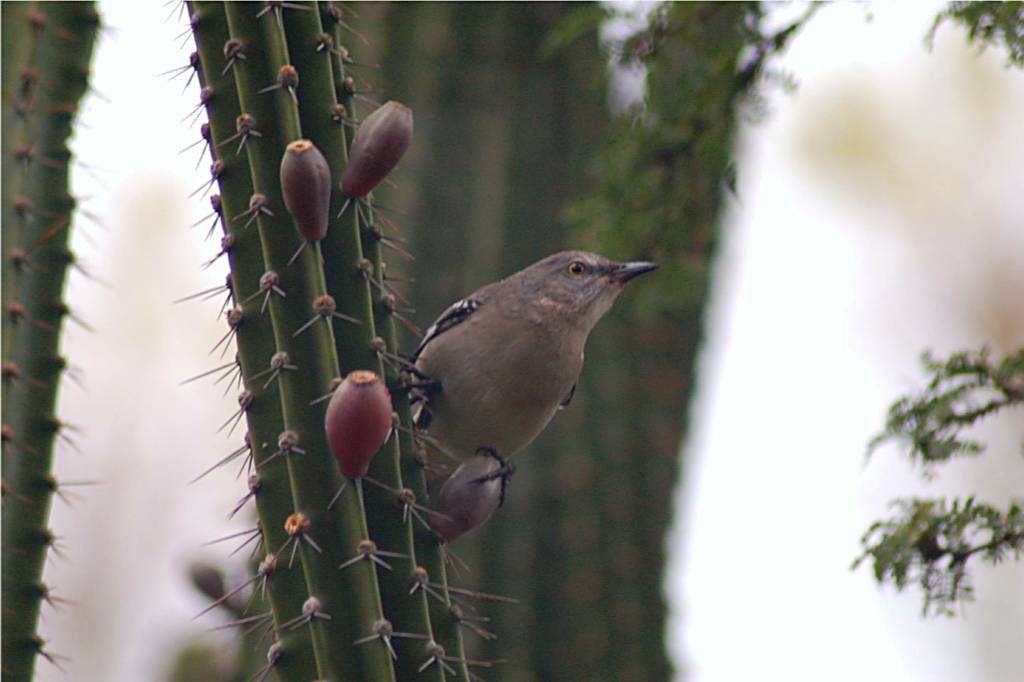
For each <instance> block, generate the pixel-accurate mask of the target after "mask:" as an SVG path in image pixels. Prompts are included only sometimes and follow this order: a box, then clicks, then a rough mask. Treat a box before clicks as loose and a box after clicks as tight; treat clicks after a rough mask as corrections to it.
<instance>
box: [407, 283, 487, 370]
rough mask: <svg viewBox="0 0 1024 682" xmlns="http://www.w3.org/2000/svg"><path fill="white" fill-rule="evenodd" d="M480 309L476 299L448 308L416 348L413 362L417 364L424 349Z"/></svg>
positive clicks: (466, 299) (463, 300)
mask: <svg viewBox="0 0 1024 682" xmlns="http://www.w3.org/2000/svg"><path fill="white" fill-rule="evenodd" d="M479 307H480V301H479V300H477V299H475V298H464V299H462V300H461V301H456V302H455V303H452V304H451V305H450V306H448V308H447V309H446V310H445V311H444V312H443V313H441V316H440V317H438V318H437V320H436V321H435V322H434V324H432V325H430V327H429V328H428V329H427V331H426V332H425V333H424V334H423V340H422V341H420V345H419V346H417V347H416V351H415V352H414V353H413V354H412V361H413V362H416V359H417V358H418V357H419V356H420V353H422V352H423V349H424V348H426V347H427V344H428V343H430V342H431V341H433V340H434V339H436V338H437V337H438V336H440V335H441V334H443V333H445V332H446V331H448V330H449V329H451V328H452V327H454V326H456V325H457V324H459V323H460V322H462V321H463V320H465V319H466V318H467V317H469V316H470V315H472V314H473V311H474V310H476V309H477V308H479Z"/></svg>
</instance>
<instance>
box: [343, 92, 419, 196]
mask: <svg viewBox="0 0 1024 682" xmlns="http://www.w3.org/2000/svg"><path fill="white" fill-rule="evenodd" d="M410 140H412V109H410V108H409V107H407V106H405V105H404V104H402V103H401V102H395V101H394V100H391V101H388V102H385V103H384V105H383V106H381V107H380V108H378V109H377V110H376V111H374V112H373V113H372V114H370V115H369V116H367V117H366V119H365V120H364V121H363V122H362V124H361V125H360V126H359V129H358V130H357V131H356V137H355V139H354V140H352V148H351V150H350V151H349V157H348V166H346V167H345V172H344V173H343V174H342V176H341V190H342V191H343V192H344V193H345V194H346V195H348V196H350V197H364V196H366V195H367V194H369V193H370V192H371V191H373V188H374V187H376V186H377V184H378V183H379V182H380V181H381V180H383V179H384V178H385V177H387V174H388V173H390V172H391V171H392V169H394V167H395V166H396V165H397V164H398V161H399V159H401V158H402V154H404V153H405V150H406V149H407V148H408V147H409V141H410Z"/></svg>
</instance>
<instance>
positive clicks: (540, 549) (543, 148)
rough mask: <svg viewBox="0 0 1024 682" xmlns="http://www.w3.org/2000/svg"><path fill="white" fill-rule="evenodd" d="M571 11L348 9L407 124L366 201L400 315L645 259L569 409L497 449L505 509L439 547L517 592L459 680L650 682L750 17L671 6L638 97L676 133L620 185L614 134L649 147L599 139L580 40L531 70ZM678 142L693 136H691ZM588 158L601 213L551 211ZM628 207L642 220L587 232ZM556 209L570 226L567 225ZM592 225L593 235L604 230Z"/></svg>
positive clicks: (656, 667)
mask: <svg viewBox="0 0 1024 682" xmlns="http://www.w3.org/2000/svg"><path fill="white" fill-rule="evenodd" d="M587 9H588V8H587V6H586V5H578V4H577V5H571V4H562V3H517V4H511V3H500V4H499V3H495V4H477V3H460V4H449V3H433V4H423V3H406V4H384V5H376V6H364V9H363V10H362V11H363V12H364V14H365V13H367V12H377V13H379V15H378V16H379V18H380V19H382V21H381V22H379V23H381V24H382V25H383V33H382V34H381V35H378V36H375V37H373V36H371V38H372V40H371V42H373V43H374V44H375V49H377V48H379V49H380V50H381V51H382V52H386V53H387V55H388V58H387V63H386V64H384V65H383V66H384V69H383V79H381V80H382V81H383V82H384V83H385V94H386V93H388V92H402V93H403V96H404V97H406V98H407V100H408V101H407V103H408V104H409V105H410V106H411V107H412V108H413V110H414V111H415V112H416V128H417V130H416V139H415V140H414V143H413V149H412V150H411V154H410V156H408V157H407V160H406V161H405V162H403V168H402V169H401V170H402V172H401V173H400V174H399V176H398V182H399V185H398V187H397V188H395V189H392V190H388V191H387V192H386V193H385V192H379V194H380V195H381V203H382V204H383V205H385V206H395V207H397V208H400V209H402V210H404V211H405V212H406V213H405V215H402V216H400V217H397V218H396V222H398V223H399V224H400V225H401V229H402V231H403V233H404V235H405V236H406V237H407V238H409V240H410V242H411V244H410V251H411V252H412V253H413V254H415V256H416V258H417V261H416V262H415V263H414V264H412V265H411V266H409V267H408V268H407V270H409V271H410V272H411V273H412V275H413V276H414V277H415V278H416V280H417V283H416V285H415V288H414V289H412V291H414V294H415V295H414V303H415V305H416V306H417V308H418V309H419V312H418V313H417V315H416V319H417V320H418V321H419V323H420V324H422V325H426V324H429V323H430V322H431V321H432V320H433V317H434V316H436V315H437V314H438V313H439V312H440V311H441V310H442V309H443V308H444V307H445V306H447V305H448V304H450V303H452V302H453V301H455V300H457V299H458V298H461V297H462V296H465V295H466V294H468V293H469V292H470V291H472V290H473V289H474V288H476V287H477V286H480V285H481V284H484V283H486V282H489V281H492V280H494V279H497V278H498V277H500V276H504V275H506V274H509V273H511V272H513V271H514V270H517V269H519V268H521V267H523V266H525V265H527V264H529V263H531V262H533V261H535V260H537V259H538V258H540V257H542V256H544V255H547V254H549V253H551V252H553V251H556V250H558V249H560V248H579V247H583V246H588V247H589V246H591V245H593V247H594V248H596V249H598V250H602V251H604V252H605V253H606V255H608V256H609V257H612V258H619V259H633V258H639V257H653V258H654V259H655V260H660V259H662V258H663V259H664V260H663V262H662V264H663V271H662V272H660V273H658V274H656V275H653V276H652V278H651V279H652V282H654V284H652V286H651V287H650V288H647V289H645V290H643V291H641V292H640V293H639V294H637V293H634V294H633V295H632V296H631V295H630V294H629V293H627V294H626V296H625V297H624V300H623V301H622V302H621V303H620V304H619V305H618V306H617V309H616V311H615V312H614V313H613V314H612V315H610V316H609V319H606V320H605V321H603V322H602V323H601V324H600V325H599V326H598V327H597V329H596V330H595V332H594V334H593V335H592V336H591V340H590V342H589V345H588V348H587V362H586V366H585V369H584V375H583V377H582V379H581V382H580V388H579V390H578V391H577V395H576V397H575V400H574V402H573V403H572V404H571V405H570V406H569V407H568V408H567V409H566V410H565V411H563V412H562V413H560V414H559V415H558V416H557V417H556V419H555V420H554V422H553V423H552V425H551V426H550V427H549V428H548V429H547V430H546V431H545V433H544V434H542V436H541V437H540V438H538V439H537V441H536V442H535V443H534V444H533V445H531V446H530V447H529V448H528V449H527V451H526V452H524V453H522V454H520V455H518V456H517V458H516V465H517V467H518V473H517V474H516V476H515V478H514V479H513V481H512V483H511V487H510V493H509V498H508V500H507V502H506V504H505V507H504V508H502V509H500V510H499V511H498V513H497V514H495V516H494V517H493V518H492V520H491V521H490V522H489V523H488V525H487V526H485V528H484V529H482V530H481V531H479V532H478V533H477V534H476V535H475V536H473V537H472V538H471V539H468V540H460V541H458V542H456V543H455V546H454V551H455V553H456V554H458V555H459V556H460V557H463V558H466V559H468V560H469V563H470V564H472V572H471V573H470V574H468V575H463V576H462V578H461V581H460V580H456V584H461V585H463V586H465V587H469V588H472V589H477V590H482V591H485V592H491V593H496V594H500V595H505V596H509V597H513V598H516V599H518V600H520V604H518V605H507V604H492V603H484V604H483V605H482V606H481V607H480V610H479V614H480V615H484V616H488V617H490V618H491V620H490V621H489V622H484V623H481V625H482V627H484V628H486V629H487V630H490V631H493V632H494V633H496V634H497V636H498V638H497V639H496V640H493V641H483V640H480V639H479V638H476V637H474V636H470V637H469V639H468V641H467V647H468V648H469V649H470V650H471V651H473V652H474V655H475V656H478V657H480V658H484V659H503V660H505V661H507V662H506V663H503V664H501V665H498V666H496V667H495V668H493V669H489V670H483V671H481V673H482V676H483V677H484V678H486V679H488V680H492V681H493V680H663V679H667V678H668V677H669V676H670V671H671V668H670V664H669V662H668V657H667V654H666V649H665V640H664V625H665V611H666V607H665V602H664V597H663V589H662V581H663V573H664V554H665V549H664V536H665V531H666V528H667V526H668V523H669V518H670V513H671V509H672V491H673V490H674V489H675V486H676V485H677V479H678V470H679V461H678V459H679V458H678V451H679V443H680V438H681V436H682V433H683V428H684V425H685V421H686V414H687V405H688V401H689V397H690V394H691V392H692V387H693V366H694V360H695V357H696V352H697V347H698V343H699V339H700V330H701V322H702V317H703V313H704V303H705V300H706V294H707V290H708V284H707V280H708V273H709V272H710V267H709V264H710V260H711V257H712V254H713V248H714V243H715V241H716V235H717V227H716V220H717V213H718V209H719V206H720V194H721V191H722V187H723V186H724V184H725V176H726V169H727V163H728V156H729V151H730V149H731V141H732V140H731V134H732V130H733V118H734V116H733V105H734V99H735V95H736V91H735V90H734V89H733V81H734V79H735V77H736V62H737V56H738V55H739V51H740V46H741V43H742V41H741V39H740V30H739V27H740V26H741V23H742V21H743V18H744V16H745V13H747V12H749V11H750V10H749V7H748V6H745V5H738V6H736V7H735V8H731V9H730V8H726V7H721V8H719V7H710V6H703V5H694V6H689V7H688V8H687V7H681V8H679V9H673V10H672V11H673V12H689V13H690V14H692V15H693V16H692V17H690V19H691V20H692V21H691V26H688V28H689V29H690V30H689V32H688V33H687V35H686V36H685V39H680V36H679V35H674V36H673V38H674V39H676V42H675V43H674V46H675V48H674V51H673V50H667V53H666V52H665V51H663V54H664V55H665V57H664V58H663V59H662V61H660V62H652V63H651V64H650V65H649V68H651V69H652V71H654V70H656V71H657V72H658V73H657V74H655V75H654V77H653V78H654V80H652V81H651V83H652V85H651V87H655V86H656V85H657V86H660V87H662V88H663V89H666V90H667V91H666V92H663V93H661V95H662V99H663V100H664V99H666V98H667V99H669V100H673V101H678V100H680V99H683V98H685V97H693V98H694V100H695V101H694V102H692V103H690V104H692V106H691V107H690V108H689V109H687V108H683V110H681V111H680V110H679V109H678V108H677V109H672V107H671V106H662V107H661V111H660V112H659V113H660V114H661V115H662V116H665V117H666V120H665V121H663V122H664V123H665V124H666V125H667V126H669V127H670V128H671V131H672V132H673V133H675V134H677V135H680V136H682V137H683V138H685V139H676V140H674V141H670V142H672V143H671V144H670V142H666V141H663V140H657V141H656V142H659V143H662V148H658V149H657V152H658V153H659V155H658V156H657V158H656V159H655V160H650V159H648V160H647V161H645V163H649V164H650V165H652V166H654V167H655V168H656V171H657V172H654V173H653V174H652V173H648V172H646V170H645V169H641V170H640V171H638V172H633V169H630V167H629V165H630V164H631V163H634V162H637V158H630V154H628V153H620V152H618V151H616V150H615V149H614V144H613V143H614V142H616V141H621V140H626V141H627V142H630V143H631V144H634V145H638V147H639V151H637V150H632V151H633V152H635V153H636V155H641V156H642V153H644V152H649V151H650V150H649V149H646V148H643V147H642V145H640V144H639V143H636V142H635V141H632V138H631V137H630V135H631V133H630V131H629V129H628V126H623V125H620V127H619V128H618V129H616V130H612V129H611V127H610V124H611V122H610V120H609V115H608V113H607V111H606V108H605V103H604V87H603V84H602V82H603V79H604V77H605V74H606V61H607V55H606V54H605V53H604V52H602V50H601V49H599V46H598V41H597V36H596V33H595V32H594V31H591V32H590V33H588V34H586V36H585V38H583V39H579V40H576V41H574V42H572V43H571V44H570V45H569V46H568V47H563V48H562V49H560V50H557V51H555V52H554V53H553V54H552V55H551V56H548V57H546V58H542V57H541V52H542V46H543V45H544V42H545V39H546V38H547V37H548V35H549V33H550V31H551V29H552V28H554V27H555V26H556V25H558V24H559V23H560V22H561V21H562V20H564V19H565V18H566V16H568V15H569V14H570V13H572V12H582V11H587ZM589 9H590V10H591V11H593V6H590V7H589ZM676 19H678V17H676ZM374 23H378V22H374V21H366V22H364V23H363V25H371V24H374ZM686 67H689V68H690V71H689V72H687V71H686ZM702 83H707V85H703V86H702V85H701V84H702ZM698 98H699V99H698ZM384 99H386V96H385V97H384ZM672 117H674V118H672ZM620 123H621V122H620ZM687 126H689V127H687ZM681 130H686V131H688V132H686V133H683V132H680V131H681ZM698 130H699V131H703V132H706V134H707V139H704V138H702V139H701V140H699V141H695V140H694V136H695V135H696V134H697V132H698ZM608 138H612V139H611V142H608V141H606V140H607V139H608ZM651 146H654V147H657V145H651ZM602 148H603V149H606V150H609V151H606V152H605V153H606V154H610V156H609V158H606V159H604V160H603V163H605V165H606V166H607V167H606V168H602V169H601V170H602V171H603V172H604V176H603V177H602V176H601V175H599V176H598V181H599V183H600V184H601V185H602V187H600V188H599V189H600V192H599V194H600V195H601V196H602V197H603V199H602V203H599V204H598V208H597V210H598V211H600V212H601V213H602V214H603V217H602V218H599V219H593V215H592V214H590V213H588V211H587V210H586V207H585V208H584V210H583V211H579V210H576V211H575V212H572V211H570V209H572V208H573V207H574V206H577V204H579V203H580V202H581V200H582V199H584V197H587V196H594V194H595V192H594V189H595V188H594V187H593V182H592V174H591V173H590V171H592V170H593V169H592V165H593V162H594V159H595V158H597V152H598V151H599V150H601V149H602ZM620 159H621V163H622V171H623V173H622V177H621V178H618V181H619V182H620V183H622V184H625V185H630V186H631V189H635V191H640V192H642V194H643V197H642V200H639V201H633V199H634V197H631V196H629V194H628V192H625V193H624V192H618V193H617V192H616V191H615V190H616V189H617V187H616V186H610V185H613V183H612V181H611V180H609V176H610V175H612V170H611V169H612V168H613V166H614V164H615V162H617V161H619V160H620ZM402 176H405V177H406V178H410V179H413V178H414V179H415V181H412V180H407V181H406V182H402V181H401V178H402ZM627 200H628V201H627ZM591 208H593V206H591ZM633 208H637V210H638V211H639V212H641V213H642V215H639V216H637V217H639V218H643V219H646V222H645V224H646V225H648V226H654V227H655V228H656V229H655V230H653V231H648V232H643V231H638V230H634V229H631V228H630V227H629V226H625V227H622V228H621V229H620V227H619V226H617V225H608V224H607V223H608V221H610V220H616V219H621V218H622V216H623V215H625V216H627V217H629V216H630V215H631V214H630V213H629V212H630V211H631V210H632V209H633ZM573 215H575V217H576V218H577V220H576V222H577V223H580V222H582V223H583V225H582V229H577V230H576V231H575V232H570V231H569V229H568V227H567V224H568V223H569V222H570V221H569V220H568V218H571V217H572V216H573ZM581 215H582V216H583V220H580V216H581ZM609 232H611V233H614V234H615V238H612V239H606V238H605V237H606V235H607V234H608V233H609ZM574 235H575V236H574ZM666 247H667V248H666ZM680 262H682V265H680ZM659 280H660V282H661V283H662V286H661V288H655V287H657V286H658V284H657V282H658V281H659ZM659 300H660V301H661V302H662V303H665V305H658V304H657V302H658V301H659ZM652 301H654V304H652Z"/></svg>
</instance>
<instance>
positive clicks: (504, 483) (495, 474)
mask: <svg viewBox="0 0 1024 682" xmlns="http://www.w3.org/2000/svg"><path fill="white" fill-rule="evenodd" d="M476 452H477V454H478V455H485V456H487V457H490V458H491V459H493V460H495V461H496V462H498V464H499V465H500V466H499V467H498V468H497V469H495V470H494V471H492V472H491V473H489V474H487V475H486V476H480V477H479V478H474V479H473V480H472V482H473V483H486V482H487V481H494V480H497V479H501V499H499V500H498V506H499V507H503V506H504V505H505V493H506V492H507V490H508V482H509V480H510V479H511V478H512V475H513V474H514V473H516V465H515V464H513V463H512V462H510V461H509V460H508V459H507V458H505V457H502V456H501V455H499V454H498V451H497V450H495V449H494V448H489V447H481V448H477V451H476Z"/></svg>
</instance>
